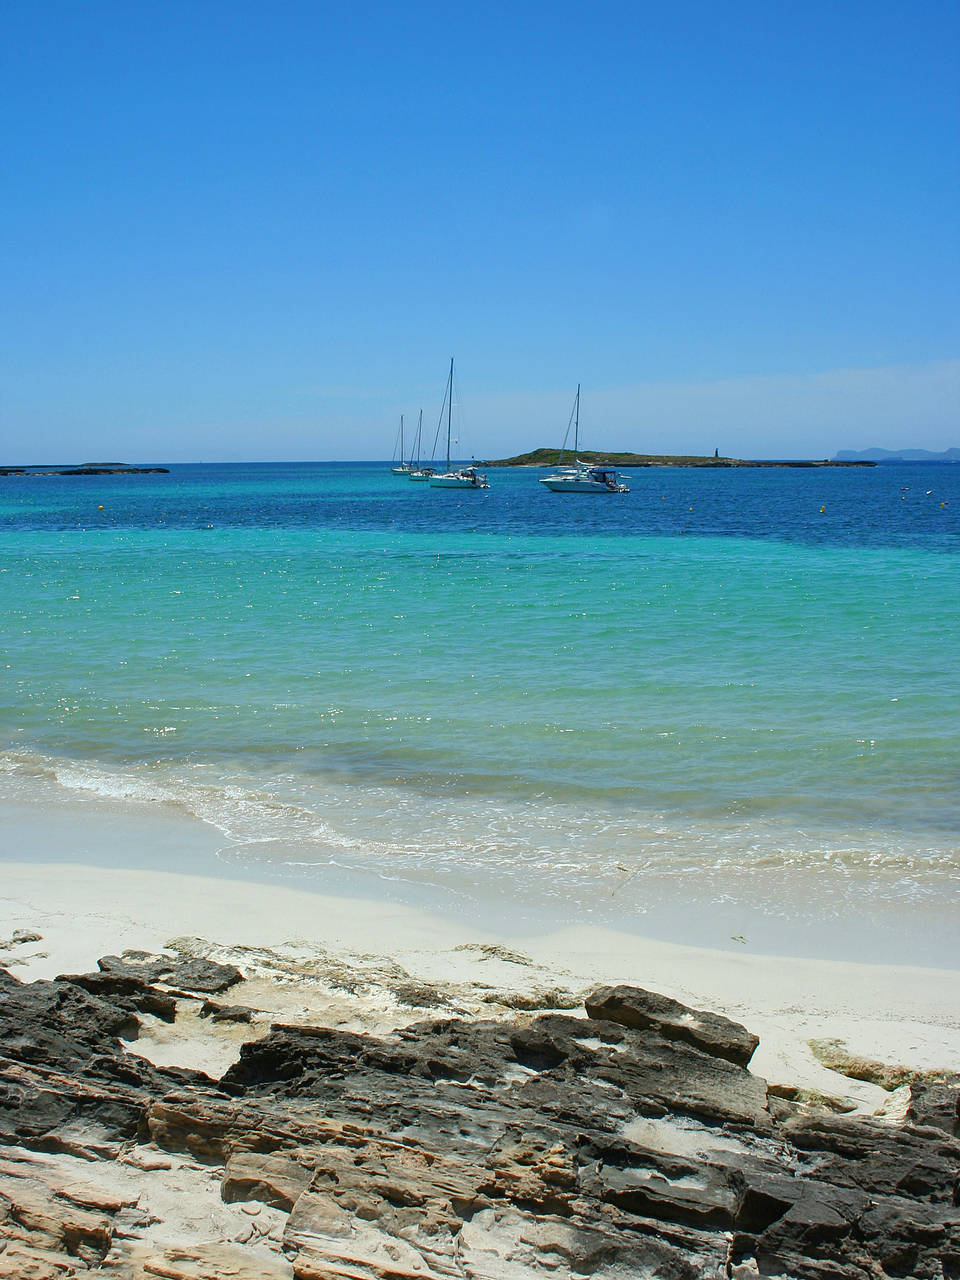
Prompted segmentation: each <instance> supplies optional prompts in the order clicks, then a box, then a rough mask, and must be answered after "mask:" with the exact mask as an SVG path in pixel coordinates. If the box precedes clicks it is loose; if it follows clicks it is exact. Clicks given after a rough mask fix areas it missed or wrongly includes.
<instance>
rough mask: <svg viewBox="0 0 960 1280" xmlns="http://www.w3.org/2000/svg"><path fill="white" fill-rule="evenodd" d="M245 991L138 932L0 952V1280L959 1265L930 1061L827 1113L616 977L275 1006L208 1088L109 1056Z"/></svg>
mask: <svg viewBox="0 0 960 1280" xmlns="http://www.w3.org/2000/svg"><path fill="white" fill-rule="evenodd" d="M31 936H37V935H31ZM244 981H245V980H244V977H243V974H242V973H241V971H240V969H239V968H235V967H233V966H229V965H223V964H219V963H216V962H211V961H206V960H202V959H201V960H196V959H193V960H189V961H186V962H183V961H180V960H177V959H176V958H173V959H172V958H171V957H169V956H166V957H165V956H156V955H148V954H146V953H143V952H136V953H126V954H125V955H124V956H123V957H116V956H113V957H106V958H104V959H103V960H101V961H100V968H99V971H98V972H96V973H85V974H73V975H65V976H62V977H59V978H57V979H55V980H54V981H49V982H47V981H41V982H32V983H26V984H24V983H20V982H18V981H17V979H16V978H14V977H13V976H11V975H10V974H9V973H7V972H3V971H0V1046H2V1047H0V1277H11V1278H13V1277H16V1278H17V1280H24V1278H25V1277H27V1276H30V1277H44V1278H48V1280H55V1278H56V1277H60V1276H63V1277H67V1276H75V1277H80V1276H83V1275H87V1274H88V1273H96V1274H97V1275H100V1276H105V1275H108V1276H115V1277H117V1278H118V1280H139V1278H140V1277H143V1276H167V1277H176V1278H177V1280H223V1277H226V1276H231V1277H234V1278H235V1280H503V1277H505V1276H514V1277H525V1278H526V1280H537V1278H538V1277H542V1278H543V1280H547V1278H548V1277H549V1278H550V1280H572V1278H573V1277H581V1278H582V1277H585V1276H593V1277H595V1280H599V1278H603V1280H614V1277H618V1276H619V1277H626V1276H636V1277H640V1276H649V1277H651V1278H652V1277H661V1278H662V1280H703V1278H704V1277H713V1278H715V1280H721V1278H724V1280H750V1278H751V1277H753V1278H754V1280H756V1278H757V1277H760V1276H770V1277H773V1276H776V1277H783V1278H784V1280H785V1278H786V1277H792V1278H795V1280H797V1278H800V1280H882V1278H883V1277H912V1278H913V1280H943V1278H944V1277H956V1276H958V1275H960V1212H958V1202H960V1183H958V1169H960V1141H958V1134H960V1123H958V1112H957V1099H958V1092H957V1087H958V1083H960V1080H958V1078H957V1077H952V1078H942V1079H941V1080H940V1081H938V1082H933V1081H924V1080H915V1081H913V1082H912V1083H909V1084H905V1085H904V1086H903V1087H902V1089H901V1090H900V1091H899V1096H898V1101H900V1104H901V1105H900V1107H899V1109H898V1111H897V1113H896V1114H895V1115H894V1114H892V1113H891V1114H890V1115H887V1116H881V1115H876V1116H869V1117H867V1116H862V1115H859V1116H852V1115H844V1114H837V1113H836V1111H835V1110H831V1109H829V1106H828V1105H826V1104H829V1103H830V1101H831V1100H830V1099H819V1098H812V1099H811V1098H804V1097H803V1096H802V1095H801V1094H800V1093H799V1091H797V1090H793V1091H791V1090H790V1089H785V1088H784V1087H782V1086H781V1087H779V1088H777V1089H774V1087H772V1086H771V1087H768V1086H767V1084H766V1082H765V1081H764V1080H762V1079H761V1078H760V1077H758V1076H756V1075H753V1074H751V1072H750V1071H749V1070H748V1065H747V1064H748V1063H749V1061H750V1058H751V1056H752V1054H753V1051H754V1048H755V1047H756V1045H757V1037H756V1036H754V1035H752V1034H751V1033H750V1032H749V1031H747V1030H746V1029H745V1028H744V1027H742V1026H741V1025H739V1024H738V1023H735V1022H731V1021H729V1020H728V1019H726V1018H723V1017H721V1016H719V1015H717V1014H712V1013H708V1012H705V1011H702V1010H697V1009H690V1008H686V1007H685V1006H683V1005H680V1004H678V1003H677V1002H676V1001H674V1000H671V999H667V998H665V997H663V996H659V995H656V994H654V993H652V992H649V991H644V990H641V989H638V988H635V987H625V986H620V987H606V988H601V989H599V990H596V991H594V992H593V993H592V994H591V995H589V996H588V997H587V998H586V1002H585V1008H584V1007H583V1006H581V1010H582V1011H581V1013H580V1015H579V1016H572V1015H571V1014H570V1013H567V1012H557V1011H556V1010H553V1011H546V1012H545V1011H543V1010H542V1009H541V1010H531V1011H530V1012H529V1013H526V1014H524V1013H513V1014H512V1015H511V1016H509V1017H507V1018H504V1019H502V1020H496V1019H492V1018H491V1019H486V1020H484V1019H479V1020H470V1019H464V1018H462V1017H458V1016H449V1013H447V1012H441V1011H440V1010H438V1009H436V1008H435V1009H434V1010H433V1011H432V1012H430V1013H429V1014H426V1016H424V1017H423V1019H422V1020H421V1021H418V1022H414V1023H413V1024H411V1025H408V1026H406V1027H404V1028H403V1029H401V1030H398V1031H395V1032H394V1033H393V1034H392V1035H388V1036H384V1037H376V1036H373V1035H368V1034H359V1033H356V1032H349V1031H344V1030H338V1029H336V1028H333V1027H329V1026H323V1025H309V1024H307V1023H306V1022H304V1023H301V1024H298V1025H282V1024H274V1025H273V1026H272V1028H271V1029H270V1030H269V1031H268V1033H267V1034H266V1035H262V1038H260V1039H253V1040H250V1041H249V1042H248V1043H245V1044H243V1046H242V1048H241V1049H240V1052H239V1056H238V1059H237V1061H236V1062H235V1064H234V1065H233V1066H232V1067H230V1069H229V1070H228V1071H227V1072H226V1073H225V1074H224V1075H223V1076H222V1077H221V1078H220V1079H219V1080H213V1079H211V1078H209V1077H208V1076H206V1075H204V1074H201V1073H200V1072H199V1071H196V1070H187V1069H182V1068H173V1067H161V1066H155V1065H153V1064H152V1063H151V1062H149V1061H148V1060H146V1059H145V1058H143V1057H138V1056H136V1055H135V1054H131V1053H128V1052H126V1051H125V1049H124V1047H123V1043H122V1041H123V1040H128V1041H129V1040H134V1039H135V1038H136V1037H137V1034H138V1030H139V1029H140V1028H141V1024H142V1023H151V1022H152V1023H155V1024H164V1025H166V1026H167V1027H169V1028H171V1030H172V1029H173V1028H174V1026H175V1024H176V1023H177V1022H178V1021H180V1020H183V1021H184V1022H186V1023H188V1024H189V1023H191V1022H192V1023H196V1020H197V1018H198V1017H203V1018H225V1019H229V1020H232V1021H233V1022H234V1023H235V1024H238V1025H240V1026H242V1025H243V1023H244V1021H245V1020H249V1018H250V1017H251V1016H252V1015H253V1013H254V1012H255V1011H254V1010H251V1009H249V1008H247V1007H246V1006H245V1005H243V1004H241V1003H232V1002H234V1001H236V1000H237V998H238V996H239V999H240V1000H242V999H243V996H242V994H240V993H241V992H242V991H243V987H244ZM227 992H229V995H228V996H227V999H228V1001H230V1002H231V1003H227V1004H225V1003H223V1002H222V1000H223V996H224V994H225V993H227ZM428 994H429V993H425V992H424V991H422V990H418V991H415V992H412V993H408V995H407V997H406V998H407V999H409V1000H412V1001H415V1002H416V1004H417V1005H418V1006H423V1005H424V1004H425V1003H427V995H428ZM398 998H399V996H398ZM429 1003H435V1001H433V1000H430V1001H429ZM584 1014H585V1016H584ZM172 1060H173V1061H176V1058H175V1057H173V1059H172ZM834 1101H836V1100H834Z"/></svg>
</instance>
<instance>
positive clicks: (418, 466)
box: [417, 409, 423, 471]
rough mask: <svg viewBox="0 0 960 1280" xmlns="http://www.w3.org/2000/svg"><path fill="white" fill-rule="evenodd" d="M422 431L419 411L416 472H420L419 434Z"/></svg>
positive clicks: (421, 414)
mask: <svg viewBox="0 0 960 1280" xmlns="http://www.w3.org/2000/svg"><path fill="white" fill-rule="evenodd" d="M422 430H423V410H422V409H421V410H420V421H419V422H418V423H417V470H418V471H419V470H420V432H421V431H422Z"/></svg>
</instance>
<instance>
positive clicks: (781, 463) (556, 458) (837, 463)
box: [484, 448, 876, 467]
mask: <svg viewBox="0 0 960 1280" xmlns="http://www.w3.org/2000/svg"><path fill="white" fill-rule="evenodd" d="M577 457H578V458H579V459H580V460H581V461H582V462H589V463H597V464H603V463H606V464H607V465H608V466H612V467H873V466H876V463H875V462H873V461H866V460H862V459H856V460H849V461H848V460H841V459H838V458H822V459H816V460H808V459H797V460H790V459H784V460H776V459H774V460H770V461H764V460H759V459H748V458H722V457H720V456H719V455H718V454H714V455H712V456H710V457H700V456H699V455H696V454H692V455H687V454H678V455H675V456H674V455H667V454H654V453H597V452H596V451H591V450H589V449H587V450H584V449H581V450H580V451H579V452H578V453H577ZM565 462H566V464H568V465H572V463H573V454H572V453H570V452H569V451H567V452H566V453H564V454H561V451H560V450H559V449H555V448H554V449H532V450H531V451H530V452H529V453H520V454H517V456H516V457H515V458H499V459H496V460H494V461H492V462H485V463H484V466H487V467H559V466H562V465H563V464H564V463H565Z"/></svg>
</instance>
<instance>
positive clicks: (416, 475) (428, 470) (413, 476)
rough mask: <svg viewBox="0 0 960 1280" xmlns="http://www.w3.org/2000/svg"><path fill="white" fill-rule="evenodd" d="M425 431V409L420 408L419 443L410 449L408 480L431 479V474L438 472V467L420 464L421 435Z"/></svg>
mask: <svg viewBox="0 0 960 1280" xmlns="http://www.w3.org/2000/svg"><path fill="white" fill-rule="evenodd" d="M422 433H423V410H422V409H421V410H420V420H419V422H418V423H417V443H416V445H415V446H414V448H413V449H411V451H410V470H409V471H408V472H407V479H408V480H421V481H423V480H429V479H430V477H431V476H435V475H436V474H437V469H436V467H423V466H421V465H420V436H421V434H422ZM414 453H416V456H417V460H416V462H414V461H413V455H414Z"/></svg>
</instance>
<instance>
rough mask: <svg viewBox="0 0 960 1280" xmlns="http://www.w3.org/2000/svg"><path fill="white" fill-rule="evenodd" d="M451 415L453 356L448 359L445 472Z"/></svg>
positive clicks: (448, 468)
mask: <svg viewBox="0 0 960 1280" xmlns="http://www.w3.org/2000/svg"><path fill="white" fill-rule="evenodd" d="M452 415H453V356H451V357H450V380H449V382H448V384H447V471H448V472H449V470H450V419H451V417H452Z"/></svg>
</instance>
